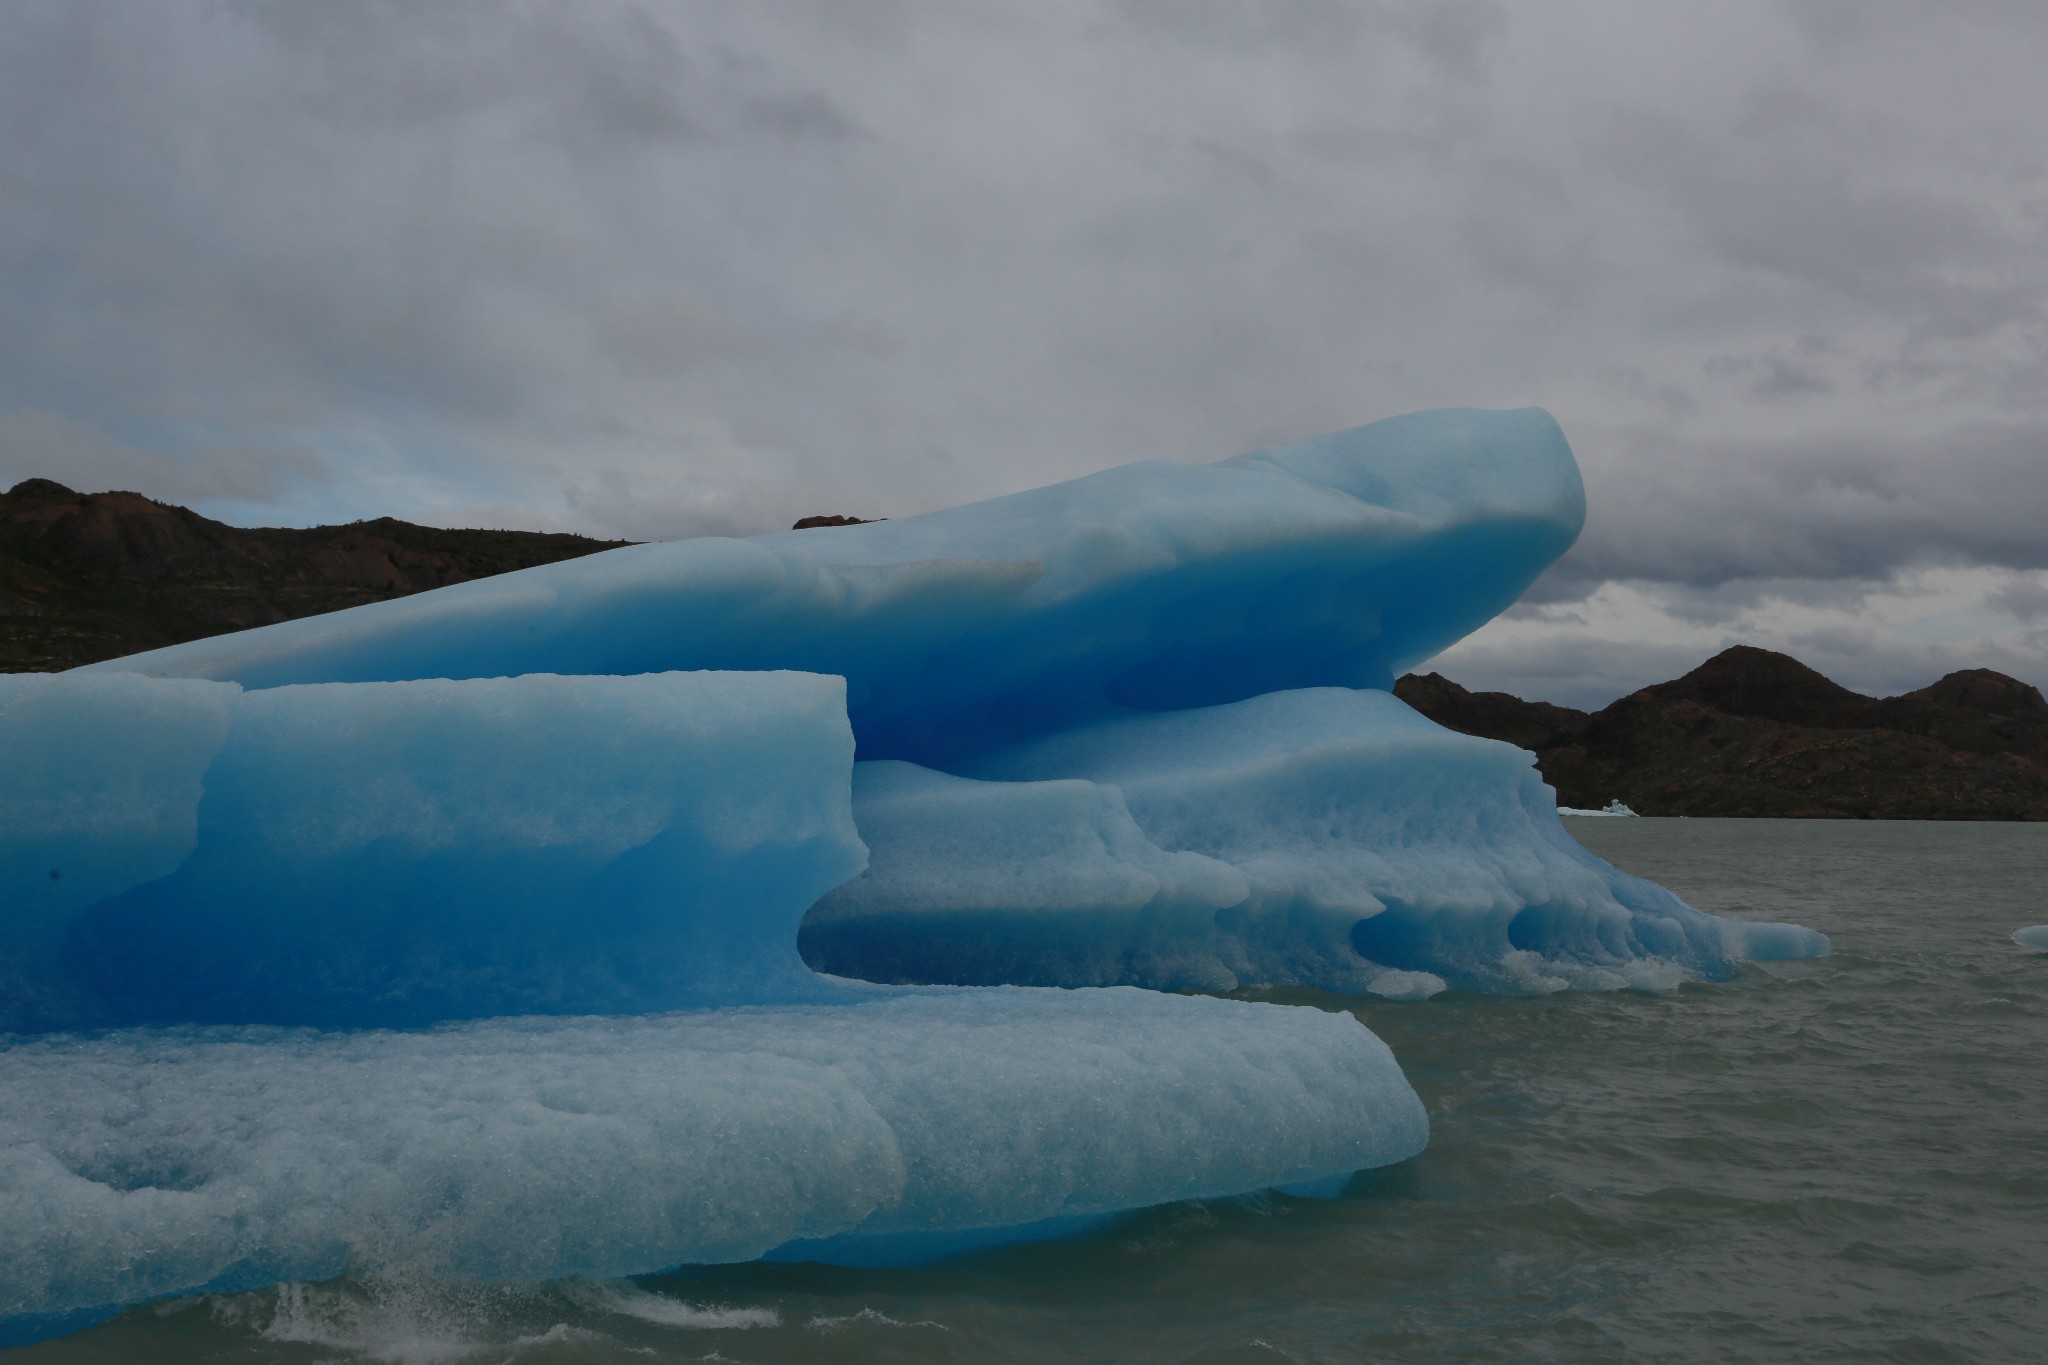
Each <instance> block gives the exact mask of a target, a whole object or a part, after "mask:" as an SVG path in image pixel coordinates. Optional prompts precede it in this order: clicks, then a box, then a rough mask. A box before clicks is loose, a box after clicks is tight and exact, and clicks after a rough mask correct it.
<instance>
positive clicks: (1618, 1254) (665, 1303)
mask: <svg viewBox="0 0 2048 1365" xmlns="http://www.w3.org/2000/svg"><path fill="white" fill-rule="evenodd" d="M1572 830H1573V833H1575V834H1577V835H1578V836H1579V837H1580V838H1581V839H1582V840H1584V841H1585V842H1586V843H1587V844H1588V845H1589V846H1590V847H1592V848H1593V849H1594V850H1595V851H1596V852H1599V853H1601V854H1602V855H1604V856H1606V857H1607V858H1609V859H1611V860H1612V861H1614V862H1616V863H1618V864H1620V865H1621V866H1623V867H1625V868H1628V869H1629V870H1630V871H1634V872H1640V873H1643V874H1645V875H1647V876H1650V877H1653V878H1655V879H1657V880H1659V881H1662V882H1664V883H1665V884H1666V885H1668V886H1670V887H1672V888H1673V889H1674V890H1676V891H1678V892H1679V893H1680V894H1681V895H1684V896H1685V897H1687V898H1688V899H1689V900H1691V901H1692V902H1693V903H1694V904H1696V905H1698V906H1700V907H1701V908H1702V909H1706V910H1713V911H1718V912H1723V913H1730V914H1735V915H1738V916H1748V917H1754V918H1765V919H1786V920H1792V921H1795V922H1799V923H1803V924H1809V925H1812V926H1813V927H1815V928H1818V929H1821V930H1824V931H1825V932H1827V933H1828V934H1829V935H1831V936H1832V937H1833V938H1834V941H1835V955H1834V956H1833V957H1830V958H1827V959H1825V960H1822V961H1819V962H1814V963H1802V964H1796V965H1790V966H1776V967H1771V968H1768V969H1754V970H1751V971H1750V972H1748V973H1747V974H1746V975H1745V976H1744V977H1743V978H1742V979H1740V980H1738V981H1735V982H1731V983H1724V984H1720V985H1714V986H1696V987H1688V988H1686V989H1684V990H1681V991H1679V992H1677V993H1675V994H1672V995H1668V996H1645V995H1610V996H1589V995H1570V996H1563V997H1553V998H1549V999H1544V1000H1503V999H1490V998H1482V997H1475V996H1461V995H1456V994H1453V995H1447V996H1440V997H1438V998H1437V999H1436V1000H1433V1001H1430V1002H1428V1003H1426V1004H1419V1005H1396V1004H1379V1003H1375V1004H1372V1005H1369V1006H1365V1007H1363V1008H1361V1009H1360V1011H1359V1012H1360V1014H1361V1016H1362V1017H1363V1018H1364V1019H1365V1020H1366V1022H1367V1023H1368V1024H1370V1025H1371V1026H1372V1027H1373V1028H1374V1029H1375V1030H1377V1031H1378V1032H1379V1033H1380V1034H1381V1035H1382V1036H1383V1037H1384V1038H1386V1040H1387V1041H1388V1042H1389V1043H1390V1044H1391V1045H1392V1046H1393V1048H1394V1050H1395V1052H1396V1053H1397V1054H1398V1055H1399V1056H1400V1058H1401V1060H1402V1062H1403V1064H1404V1065H1405V1066H1406V1067H1407V1070H1408V1074H1409V1076H1410V1078H1411V1079H1412V1080H1413V1081H1414V1082H1415V1085H1416V1087H1417V1089H1418V1090H1420V1091H1421V1092H1422V1095H1423V1098H1424V1099H1425V1100H1426V1101H1427V1102H1428V1104H1429V1107H1430V1112H1431V1117H1432V1120H1433V1122H1434V1125H1435V1131H1434V1137H1433V1140H1432V1142H1431V1145H1430V1148H1429V1150H1428V1151H1427V1152H1425V1153H1424V1154H1423V1155H1422V1156H1420V1157H1418V1158H1416V1159H1415V1160H1413V1161H1410V1162H1407V1163H1405V1164H1403V1165H1402V1166H1399V1167H1395V1168H1392V1169H1389V1170H1386V1171H1380V1172H1374V1173H1371V1174H1368V1175H1365V1176H1361V1177H1359V1178H1358V1179H1357V1180H1356V1181H1354V1182H1353V1184H1352V1186H1351V1188H1350V1189H1349V1191H1347V1193H1346V1194H1345V1196H1344V1197H1343V1198H1341V1199H1338V1200H1334V1201H1328V1202H1321V1201H1308V1200H1296V1199H1290V1198H1286V1197H1283V1196H1270V1197H1264V1198H1256V1199H1246V1200H1231V1201H1223V1202H1216V1203H1206V1204H1187V1205H1177V1206H1173V1207H1170V1208H1165V1209H1158V1210H1153V1211H1149V1212H1146V1213H1143V1214H1138V1215H1134V1216H1131V1217H1128V1218H1125V1219H1122V1220H1120V1221H1118V1222H1116V1223H1114V1224H1112V1225H1110V1226H1109V1227H1108V1228H1106V1229H1105V1230H1103V1231H1100V1232H1098V1233H1096V1234H1094V1235H1092V1236H1088V1237H1084V1238H1081V1239H1078V1240H1073V1241H1068V1242H1064V1243H1058V1244H1050V1245H1044V1246H1038V1247H1027V1248H1018V1249H1013V1250H1009V1251H1004V1252H998V1253H992V1254H987V1255H983V1256H981V1257H978V1258H975V1259H971V1260H967V1261H963V1262H958V1263H955V1264H951V1265H944V1266H938V1267H929V1268H925V1269H920V1270H910V1271H904V1270H896V1271H853V1270H832V1269H822V1268H818V1267H807V1266H749V1267H739V1268H727V1269H718V1270H707V1271H695V1272H690V1273H687V1274H678V1275H669V1276H661V1277H655V1278H650V1279H646V1280H643V1281H640V1282H637V1283H635V1284H632V1285H579V1286H566V1287H550V1288H546V1289H530V1290H520V1291H484V1290H459V1289H451V1288H447V1287H442V1286H433V1285H388V1284H387V1285H370V1284H353V1283H340V1284H333V1285H319V1286H293V1287H288V1288H286V1289H284V1290H278V1291H266V1292H263V1293H257V1294H247V1295H241V1296H237V1297H235V1298H231V1299H200V1300H188V1301H183V1302H180V1303H176V1304H170V1305H164V1306H160V1307H155V1308H146V1309H140V1310H136V1311H134V1312H131V1313H129V1314H128V1315H126V1316H125V1317H123V1318H121V1319H118V1320H116V1321H115V1322H112V1323H109V1324H106V1325H105V1326H102V1327H99V1328H96V1329H94V1330H92V1331H90V1332H86V1333H83V1334H80V1335H78V1336H75V1337H72V1338H69V1339H67V1340H64V1341H59V1342H52V1343H47V1344H45V1345H42V1346H37V1347H32V1348H27V1349H24V1350H22V1351H19V1352H17V1353H13V1354H10V1355H9V1356H8V1361H9V1365H15V1362H17V1361H18V1362H20V1365H30V1363H31V1362H59V1361H63V1362H85V1361H93V1362H100V1361H144V1360H180V1361H237V1362H239V1361H293V1362H298V1361H305V1362H311V1361H326V1360H360V1359H376V1360H392V1361H404V1362H439V1361H450V1362H453V1361H517V1362H520V1365H550V1363H551V1362H571V1361H574V1362H613V1361H618V1362H626V1361H636V1362H638V1361H649V1360H653V1361H667V1360H674V1361H683V1360H706V1359H709V1360H727V1361H759V1362H782V1361H790V1362H796V1361H806V1362H807V1361H926V1360H931V1361H1019V1362H1054V1361H1159V1362H1184V1361H1197V1362H1203V1363H1204V1365H1225V1363H1226V1362H1260V1361H1264V1362H1275V1363H1277V1362H1283V1361H1287V1360H1294V1361H1303V1362H1308V1361H1332V1362H1335V1361H1346V1362H1349V1361H1408V1360H1415V1361H1422V1360H1429V1361H1438V1360H1459V1361H1553V1360H1572V1361H1578V1360H1628V1361H1674V1362H1676V1361H1702V1362H1706V1361H1712V1362H1716V1363H1717V1365H1722V1363H1725V1362H1733V1361H1751V1360H1754V1361H1771V1362H1782V1361H1913V1362H1943V1361H1987V1362H1988V1361H2000V1362H2003V1361H2034V1360H2041V1359H2048V953H2036V952H2029V951H2027V950H2025V949H2022V948H2020V947H2018V946H2017V945H2016V944H2014V943H2013V942H2012V941H2011V939H2010V937H2009V935H2010V934H2011V932H2012V931H2013V930H2014V929H2016V928H2019V927H2021V926H2022V925H2030V924H2041V923H2048V825H1978V824H1904V823H1852V822H1819V821H1813V822H1801V821H1775V820H1752V821H1737V820H1635V821H1629V820H1612V821H1576V822H1574V823H1573V825H1572ZM1289 998H1298V999H1302V1000H1304V1002H1305V1003H1311V1004H1316V1005H1320V1006H1322V1007H1324V1008H1341V1007H1343V1006H1344V1005H1345V1004H1346V1003H1347V1002H1340V1001H1336V1000H1331V999H1327V998H1323V999H1309V998H1307V997H1289Z"/></svg>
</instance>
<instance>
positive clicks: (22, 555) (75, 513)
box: [0, 479, 627, 672]
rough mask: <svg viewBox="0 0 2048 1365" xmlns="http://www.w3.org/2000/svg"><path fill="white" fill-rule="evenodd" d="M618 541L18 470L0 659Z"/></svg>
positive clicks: (257, 620) (279, 615)
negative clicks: (148, 494) (90, 483)
mask: <svg viewBox="0 0 2048 1365" xmlns="http://www.w3.org/2000/svg"><path fill="white" fill-rule="evenodd" d="M626 543H627V542H625V541H603V540H591V539H588V538H586V537H584V536H574V535H550V534H545V533H542V532H536V531H444V530H440V529H437V528H435V527H430V526H414V525H412V524H411V523H409V522H403V521H395V520H393V519H392V518H390V517H380V518H378V519H377V520H375V521H359V522H354V523H352V524H350V525H347V526H316V527H312V528H310V529H304V530H296V529H277V528H258V529H245V528H243V527H238V526H228V525H225V524H223V523H221V522H218V521H212V520H209V519H208V518H206V517H202V516H200V515H199V514H198V513H197V512H193V511H190V510H188V509H186V508H183V507H175V506H172V505H170V504H168V503H161V502H155V501H152V500H151V499H149V498H145V497H143V496H142V495H141V494H139V493H74V492H73V491H71V490H70V489H69V488H66V487H64V486H63V485H62V484H59V483H53V482H51V481H50V480H48V479H28V480H25V481H23V482H21V483H18V484H16V485H15V486H14V487H13V488H12V489H10V490H8V491H7V492H5V493H0V672H39V671H50V670H55V669H63V668H74V667H76V666H78V665H79V664H86V663H92V662H94V661H96V660H99V659H111V658H117V657H119V656H120V655H123V654H133V653H135V652H137V651H138V650H144V649H155V648H156V647H158V646H159V645H171V644H177V643H179V642H181V641H184V640H193V639H197V638H199V637H200V636H204V635H218V634H220V633H222V632H223V631H230V630H244V629H247V628H248V627H250V626H262V625H269V624H270V623H272V622H274V621H287V620H290V619H292V618H293V617H298V616H311V615H314V614H316V613H318V612H323V611H335V610H338V609H339V608H342V607H355V606H361V605H362V604H363V603H365V602H381V601H383V600H385V599H386V598H391V597H403V596H405V595H406V594H408V593H414V592H420V591H422V590H424V589H427V588H440V587H446V586H447V585H448V584H450V583H463V582H467V581H469V580H470V579H473V578H485V577H488V576H489V575H491V574H498V573H504V572H506V571H508V570H511V569H525V568H530V567H532V566H533V565H536V564H548V563H552V562H553V561H555V560H558V559H572V558H574V557H576V556H578V555H587V554H590V553H592V552H594V551H597V550H608V549H612V548H614V547H616V546H619V545H623V544H626Z"/></svg>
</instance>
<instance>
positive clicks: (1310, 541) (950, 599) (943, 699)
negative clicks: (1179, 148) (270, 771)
mask: <svg viewBox="0 0 2048 1365" xmlns="http://www.w3.org/2000/svg"><path fill="white" fill-rule="evenodd" d="M1584 517H1585V497H1584V493H1583V490H1582V489H1581V486H1580V483H1579V474H1578V468H1577V466H1576V465H1575V464H1574V463H1573V461H1572V455H1571V450H1570V448H1569V447H1568V446H1567V445H1566V444H1565V441H1564V437H1563V435H1562V433H1560V432H1559V431H1558V429H1557V424H1556V423H1555V422H1553V421H1552V420H1551V418H1550V417H1549V415H1548V414H1547V413H1544V412H1541V411H1539V410H1537V409H1523V410H1521V411H1516V412H1484V411H1478V410H1469V409H1460V410H1452V411H1446V412H1431V413H1417V414H1414V415H1411V416H1407V417H1397V418H1393V419H1391V420H1388V421H1384V422H1377V423H1374V424H1373V425H1371V426H1366V427H1359V428H1357V429H1355V430H1352V431H1345V432H1338V433H1336V434H1334V435H1330V436H1323V437H1318V438H1316V439H1314V440H1310V441H1303V442H1301V443H1299V444H1296V445H1289V446H1278V447H1275V448H1273V449H1270V450H1264V451H1258V452H1254V453H1253V454H1249V455H1241V456H1239V457H1237V458H1236V459H1233V460H1226V461H1224V462H1222V463H1220V464H1213V465H1182V464H1175V463H1171V462H1169V461H1164V460H1156V461H1150V462H1147V463H1143V464H1135V465H1128V466H1125V467H1123V468H1120V469H1111V470H1107V471H1105V472H1103V473H1100V474H1095V475H1091V476H1089V477H1087V478H1082V479H1076V480H1073V481H1072V482H1069V483H1062V484H1056V485H1053V486H1051V487H1047V488H1038V489H1033V490H1031V491H1029V492H1025V493H1018V494H1015V495H1012V496H1010V497H1004V498H997V499H994V500H993V501H989V502H982V503H975V504H973V505H971V506H966V507H959V508H954V509H951V510H948V511H943V512H933V513H929V514H927V515H925V516H919V517H909V518H903V519H899V520H895V521H885V522H875V523H871V524H869V525H864V526H850V527H840V528H832V529H824V530H811V531H800V532H785V533H781V534H778V535H770V536H762V537H759V538H757V539H754V540H745V541H742V540H724V539H716V538H705V539H699V540H685V541H676V542H673V543H670V544H660V545H640V546H634V547H631V548H628V549H622V550H612V551H609V552H607V553H604V554H597V555H591V556H588V557H586V558H582V559H575V560H569V561H566V562H564V563H560V564H551V565H546V566H544V567H541V568H536V569H528V570H525V571H523V572H519V573H512V574H506V575H503V576H501V577H497V578H490V579H485V580H482V581H480V582H475V583H464V584H460V585H457V586H455V587H451V588H442V589H440V590H438V591H435V592H429V593H422V594H420V595H418V596H415V597H407V598H403V599H400V600H397V601H393V602H383V603H378V604H375V605H372V606H366V607H357V608H355V609H353V610H351V611H346V612H339V613H336V614H333V615H329V616H320V617H313V618H310V619H307V620H301V621H288V622H285V623H283V624H281V625H275V626H266V627H263V628H262V629H260V630H251V631H244V632H242V633H240V634H236V635H228V636H222V637H218V638H215V639H211V640H200V641H196V642H194V643H191V644H185V645H176V646H173V647H171V648H169V649H161V650H156V651H154V652H152V653H148V654H138V655H134V656H132V657H130V658H126V659H119V660H115V661H113V662H111V663H107V664H101V665H95V668H97V669H102V670H126V671H141V672H147V673H153V674H158V675H162V676H186V677H206V678H219V679H231V680H234V681H238V682H241V683H243V684H245V685H247V686H250V687H269V686H274V685H277V684H279V683H306V682H348V681H364V680H388V679H402V678H420V677H478V676H491V675H505V674H520V673H542V672H544V673H579V674H581V673H645V672H658V671H663V670H670V669H764V668H765V669H775V668H789V669H803V670H808V671H810V672H815V673H832V674H839V675H841V676H843V677H845V678H846V680H847V701H848V706H849V709H850V711H851V715H852V721H853V728H854V733H855V734H856V735H857V736H858V739H859V743H860V754H861V757H863V758H869V759H875V758H904V759H911V760H915V761H917V762H921V763H924V764H926V765H928V766H936V767H941V768H944V767H948V766H950V765H949V762H948V760H949V759H952V758H956V757H958V756H960V755H961V754H963V753H971V752H974V751H977V750H978V749H980V748H982V747H985V746H986V745H988V744H989V743H991V742H996V741H999V740H1002V739H1005V738H1008V737H1014V736H1017V735H1022V734H1029V733H1033V732H1038V731H1045V730H1051V729H1055V728H1058V727H1060V726H1062V725H1066V724H1070V723H1073V722H1074V721H1076V720H1079V719H1084V718H1087V717H1090V716H1094V715H1097V714H1100V713H1102V712H1104V711H1105V709H1106V708H1109V707H1112V706H1129V707H1138V708H1142V709H1149V710H1156V709H1164V708H1177V707H1187V706H1208V705H1214V704H1216V703H1220V702H1229V701H1237V700H1239V699H1241V698H1244V697H1249V696H1253V695H1256V694H1258V693H1261V692H1270V691H1276V690H1280V689H1284V688H1298V687H1308V686H1317V685H1323V684H1339V685H1344V686H1362V687H1381V688H1385V687H1390V686H1392V684H1393V680H1394V678H1395V676H1396V675H1397V674H1399V673H1400V672H1401V671H1402V670H1403V669H1405V668H1407V667H1408V666H1409V665H1410V664H1413V663H1415V662H1417V661H1418V660H1421V659H1423V658H1426V657H1428V656H1429V655H1431V654H1434V653H1436V652H1437V651H1438V650H1441V649H1443V648H1444V647H1445V646H1447V645H1449V644H1451V643H1452V642H1453V641H1455V640H1457V639H1458V638H1460V637H1461V636H1463V635H1465V634H1466V633H1468V632H1469V631H1471V630H1473V629H1474V628H1476V627H1477V626H1479V625H1481V624H1483V623H1484V622H1485V621H1486V620H1487V619H1489V618H1490V617H1492V616H1493V615H1494V614H1495V613H1496V612H1498V611H1500V610H1501V609H1502V608H1504V607H1506V606H1507V605H1508V604H1509V603H1511V602H1513V601H1514V600H1515V598H1516V597H1518V596H1519V595H1520V594H1521V592H1522V590H1523V589H1524V588H1526V587H1527V586H1528V585H1529V583H1530V582H1531V581H1533V580H1534V579H1535V577H1536V575H1537V574H1539V573H1541V572H1542V571H1543V569H1544V568H1545V567H1546V566H1547V565H1548V564H1549V563H1550V562H1551V560H1553V559H1554V558H1556V557H1557V555H1558V554H1560V553H1561V552H1562V551H1563V550H1564V549H1565V548H1566V547H1567V546H1569V545H1570V544H1571V542H1572V540H1573V538H1574V537H1575V536H1577V534H1578V531H1579V527H1580V524H1581V523H1582V522H1583V520H1584Z"/></svg>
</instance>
